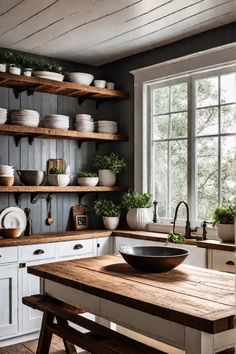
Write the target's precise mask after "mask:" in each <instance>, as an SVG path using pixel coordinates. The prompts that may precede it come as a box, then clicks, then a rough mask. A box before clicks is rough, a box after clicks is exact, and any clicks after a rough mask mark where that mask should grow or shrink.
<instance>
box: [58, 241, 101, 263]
mask: <svg viewBox="0 0 236 354" xmlns="http://www.w3.org/2000/svg"><path fill="white" fill-rule="evenodd" d="M96 246H97V241H96V239H88V240H76V241H65V242H58V244H57V254H58V257H59V258H60V259H59V261H62V260H68V259H76V258H85V257H86V258H88V257H93V256H95V255H96V253H97V250H96V248H97V247H96Z"/></svg>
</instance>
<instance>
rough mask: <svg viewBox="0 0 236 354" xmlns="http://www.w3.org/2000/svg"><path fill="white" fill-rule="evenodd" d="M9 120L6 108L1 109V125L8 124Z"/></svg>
mask: <svg viewBox="0 0 236 354" xmlns="http://www.w3.org/2000/svg"><path fill="white" fill-rule="evenodd" d="M6 120H7V110H6V109H5V108H0V124H4V123H6Z"/></svg>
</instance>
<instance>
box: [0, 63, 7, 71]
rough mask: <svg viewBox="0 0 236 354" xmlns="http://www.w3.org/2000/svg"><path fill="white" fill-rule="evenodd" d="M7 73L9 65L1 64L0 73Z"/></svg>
mask: <svg viewBox="0 0 236 354" xmlns="http://www.w3.org/2000/svg"><path fill="white" fill-rule="evenodd" d="M6 71H7V64H0V72H1V73H5V72H6Z"/></svg>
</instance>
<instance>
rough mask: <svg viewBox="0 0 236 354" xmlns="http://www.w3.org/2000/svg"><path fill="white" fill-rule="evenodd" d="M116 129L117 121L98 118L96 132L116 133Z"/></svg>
mask: <svg viewBox="0 0 236 354" xmlns="http://www.w3.org/2000/svg"><path fill="white" fill-rule="evenodd" d="M117 131H118V128H117V122H113V121H110V120H99V121H98V132H99V133H104V134H116V133H117Z"/></svg>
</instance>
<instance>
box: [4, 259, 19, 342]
mask: <svg viewBox="0 0 236 354" xmlns="http://www.w3.org/2000/svg"><path fill="white" fill-rule="evenodd" d="M17 298H18V296H17V265H11V266H1V267H0V339H1V338H3V337H7V336H9V335H12V334H16V333H17V331H18V306H17Z"/></svg>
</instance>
